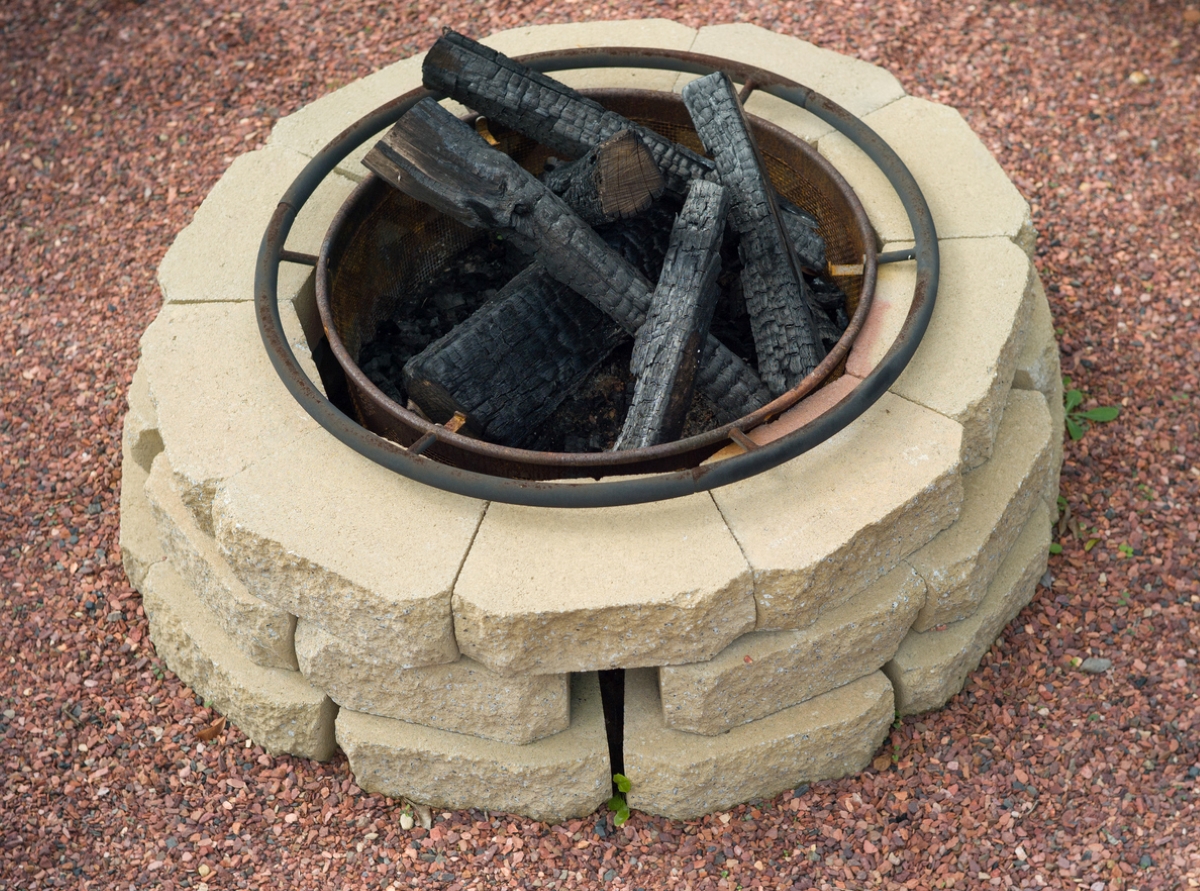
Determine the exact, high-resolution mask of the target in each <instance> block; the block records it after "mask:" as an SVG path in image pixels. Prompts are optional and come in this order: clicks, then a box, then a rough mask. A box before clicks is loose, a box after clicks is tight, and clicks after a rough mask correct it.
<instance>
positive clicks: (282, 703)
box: [142, 561, 337, 761]
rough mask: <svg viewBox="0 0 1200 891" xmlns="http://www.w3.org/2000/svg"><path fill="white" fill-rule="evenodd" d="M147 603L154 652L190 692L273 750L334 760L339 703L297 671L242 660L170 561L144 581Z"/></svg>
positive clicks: (143, 599) (235, 648) (144, 601)
mask: <svg viewBox="0 0 1200 891" xmlns="http://www.w3.org/2000/svg"><path fill="white" fill-rule="evenodd" d="M142 603H143V605H144V607H145V609H146V615H147V616H148V617H149V619H150V636H151V639H152V640H153V641H154V648H155V650H156V651H157V652H158V654H159V656H160V657H162V659H163V661H164V662H166V663H167V666H168V667H169V668H170V669H171V670H172V671H173V672H175V673H176V674H177V675H179V677H180V678H181V679H182V680H183V682H184V683H186V684H187V685H188V686H189V687H191V688H192V689H193V690H195V691H196V692H197V693H199V694H200V695H201V696H203V697H204V698H205V699H211V700H212V703H213V707H214V708H215V709H216V710H217V711H219V712H220V713H221V714H223V715H225V717H227V718H228V719H229V720H230V721H232V722H233V723H234V724H236V725H237V726H238V727H239V728H240V729H241V730H242V732H243V733H245V734H246V735H247V736H248V737H250V738H251V739H252V740H254V742H256V743H258V744H259V745H260V746H262V747H263V748H264V749H266V750H267V751H268V752H271V753H274V754H280V753H283V752H287V753H288V754H291V755H299V756H301V757H303V758H315V759H316V760H318V761H324V760H326V759H328V758H329V757H331V756H332V755H333V748H334V726H333V722H334V716H335V715H336V714H337V706H336V705H334V704H333V701H332V700H331V699H330V698H329V697H328V696H326V695H325V694H324V693H322V692H321V691H320V690H318V689H316V688H315V687H313V686H311V685H310V684H309V683H308V682H307V681H305V680H304V678H303V677H302V676H301V674H300V672H298V671H284V670H283V669H279V668H263V667H262V666H260V665H255V664H254V663H253V662H251V661H250V660H249V659H247V658H246V657H245V656H243V655H242V652H241V650H239V649H238V647H237V646H236V645H235V644H234V642H233V641H232V640H230V638H229V636H228V635H227V634H225V632H223V631H222V630H221V629H220V628H218V627H217V624H216V622H215V621H214V620H213V617H212V615H211V614H210V613H209V612H208V610H207V609H206V608H205V607H204V605H203V604H202V603H201V602H200V601H199V599H198V598H197V597H196V595H195V594H194V593H193V591H192V590H191V589H190V588H189V587H188V585H187V583H186V582H184V581H183V579H181V578H180V577H179V575H178V574H177V573H176V572H175V570H174V569H172V568H171V565H170V564H169V563H167V562H166V561H163V562H160V563H156V564H155V565H154V566H153V567H152V568H151V570H150V572H149V573H148V574H147V576H146V580H145V586H144V587H143V588H142Z"/></svg>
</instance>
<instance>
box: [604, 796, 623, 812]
mask: <svg viewBox="0 0 1200 891" xmlns="http://www.w3.org/2000/svg"><path fill="white" fill-rule="evenodd" d="M623 807H625V798H624V797H623V796H621V795H614V796H613V797H612V798H610V799H609V800H608V809H609V810H610V811H620V810H621V808H623Z"/></svg>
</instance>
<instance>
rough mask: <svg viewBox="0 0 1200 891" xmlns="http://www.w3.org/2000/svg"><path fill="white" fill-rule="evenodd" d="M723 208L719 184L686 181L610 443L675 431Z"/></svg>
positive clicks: (688, 390)
mask: <svg viewBox="0 0 1200 891" xmlns="http://www.w3.org/2000/svg"><path fill="white" fill-rule="evenodd" d="M728 209H729V197H728V195H727V193H726V190H725V189H724V188H723V187H722V186H719V185H717V184H716V183H710V182H706V181H704V180H697V181H695V182H694V183H692V188H691V191H690V192H689V194H688V198H687V201H686V202H685V203H684V205H683V210H682V212H681V213H680V214H679V218H678V219H677V220H676V222H675V226H674V228H673V230H672V232H671V242H670V246H669V247H668V248H667V255H666V258H665V259H664V261H663V269H662V275H661V277H660V278H659V280H658V286H657V287H656V288H655V289H654V293H653V295H652V296H651V299H650V309H649V311H648V312H647V314H646V321H645V323H644V324H643V325H642V327H641V328H639V329H638V333H637V337H636V338H635V339H634V345H633V358H632V360H631V361H630V367H631V369H632V370H633V373H634V374H635V375H636V377H637V384H636V386H635V387H634V391H633V402H632V403H631V404H630V406H629V413H628V414H627V415H626V417H625V426H624V427H623V428H622V430H621V435H620V437H619V438H618V439H617V444H616V448H617V449H635V448H642V447H645V446H652V445H658V444H659V443H663V442H670V441H672V440H675V439H678V438H679V433H680V431H681V430H682V429H683V422H684V419H685V418H686V416H687V411H688V406H689V405H690V404H691V401H692V390H693V385H694V383H695V377H696V369H697V366H698V364H699V362H700V353H701V348H702V346H703V344H704V341H705V339H706V338H707V336H708V326H709V323H710V322H711V321H712V315H713V310H714V308H715V307H716V303H717V273H718V272H719V271H720V268H721V253H720V250H719V248H720V245H721V238H722V235H723V234H724V231H725V214H726V212H727V211H728Z"/></svg>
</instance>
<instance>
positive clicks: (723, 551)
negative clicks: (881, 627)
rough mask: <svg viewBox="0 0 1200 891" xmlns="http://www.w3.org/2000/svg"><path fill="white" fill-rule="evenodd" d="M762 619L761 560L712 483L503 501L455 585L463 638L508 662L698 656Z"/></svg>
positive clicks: (483, 658)
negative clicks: (593, 498)
mask: <svg viewBox="0 0 1200 891" xmlns="http://www.w3.org/2000/svg"><path fill="white" fill-rule="evenodd" d="M753 627H754V597H753V594H752V583H751V579H750V572H749V569H748V567H747V566H746V561H745V560H744V559H743V557H742V554H741V551H739V550H738V546H737V542H735V541H734V539H733V536H732V535H730V534H729V530H728V529H727V528H726V527H725V524H724V522H723V521H722V520H721V515H720V514H719V513H718V512H717V509H716V507H714V505H713V502H712V499H711V498H709V497H708V496H707V495H693V496H689V497H687V498H676V499H673V500H670V501H661V502H657V503H652V504H641V505H629V506H625V507H612V508H600V509H594V510H570V509H553V508H528V507H518V506H515V505H510V504H498V503H497V504H492V505H491V506H490V507H489V508H488V512H487V516H486V517H484V520H483V523H482V524H480V527H479V534H478V535H477V536H476V538H475V543H474V544H473V545H472V547H471V553H470V554H468V555H467V560H466V563H464V564H463V569H462V574H461V575H460V576H459V579H458V582H457V583H456V584H455V586H454V631H455V635H456V636H457V638H458V645H459V647H461V648H462V651H463V652H464V653H465V654H467V655H468V656H470V657H471V658H473V659H476V660H478V661H480V662H482V663H483V664H485V665H487V666H488V667H489V668H491V669H493V670H494V671H498V672H500V673H501V674H519V673H531V674H560V673H562V672H567V671H591V670H594V669H600V668H633V667H637V666H643V665H670V664H673V663H678V662H696V661H698V660H702V659H710V658H712V657H713V656H715V655H716V654H717V653H719V652H720V651H721V650H722V649H724V648H725V646H726V645H728V644H729V643H730V642H732V641H733V640H734V638H736V637H737V636H738V635H740V634H742V633H743V632H744V631H747V630H749V629H750V628H753Z"/></svg>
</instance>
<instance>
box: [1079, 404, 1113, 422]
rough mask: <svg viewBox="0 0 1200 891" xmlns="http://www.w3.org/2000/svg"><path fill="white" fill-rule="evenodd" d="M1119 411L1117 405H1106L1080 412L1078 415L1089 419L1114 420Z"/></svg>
mask: <svg viewBox="0 0 1200 891" xmlns="http://www.w3.org/2000/svg"><path fill="white" fill-rule="evenodd" d="M1120 413H1121V407H1120V406H1119V405H1106V406H1104V407H1102V408H1093V409H1089V410H1088V411H1085V412H1082V413H1081V414H1080V415H1079V417H1081V418H1087V420H1089V421H1114V420H1116V417H1117V415H1119V414H1120Z"/></svg>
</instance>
